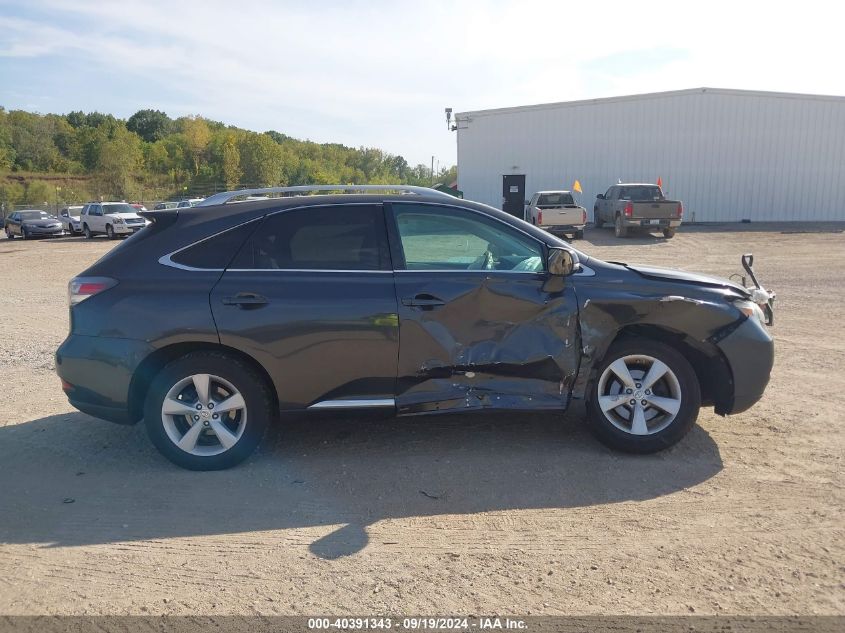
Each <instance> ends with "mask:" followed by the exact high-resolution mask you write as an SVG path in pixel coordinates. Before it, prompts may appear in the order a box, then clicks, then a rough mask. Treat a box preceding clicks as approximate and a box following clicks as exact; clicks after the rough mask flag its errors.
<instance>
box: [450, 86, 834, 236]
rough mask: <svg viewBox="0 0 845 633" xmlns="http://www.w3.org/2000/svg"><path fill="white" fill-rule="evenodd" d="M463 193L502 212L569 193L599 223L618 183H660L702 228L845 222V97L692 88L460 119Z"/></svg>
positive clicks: (489, 112) (466, 115) (475, 114)
mask: <svg viewBox="0 0 845 633" xmlns="http://www.w3.org/2000/svg"><path fill="white" fill-rule="evenodd" d="M458 125H459V129H458V132H457V134H458V188H459V189H461V190H462V191H463V192H464V194H465V197H466V198H467V199H470V200H477V201H479V202H484V203H486V204H489V205H492V206H495V207H497V208H501V203H502V175H503V174H525V175H526V188H527V192H526V197H529V196H530V195H531V193H532V192H534V191H537V190H541V189H570V188H571V187H572V183H573V181H574V180H575V179H576V178H577V179H579V180H580V181H581V186H582V187H583V190H584V194H583V195H582V196H580V198H581V204H582V205H583V206H584V207H586V208H587V211H588V212H589V213H590V214H591V212H592V208H593V202H594V201H595V197H596V194H598V193H604V191H605V190H606V189H607V188H608V187H609V186H610V185H612V184H614V183H616V182H617V180H619V179H621V180H622V181H623V182H626V181H627V182H656V181H657V178H658V176H659V177H660V178H661V179H662V181H663V188H664V190H665V192H666V194H667V195H668V196H670V197H672V198H677V199H681V200H683V201H684V204H685V212H684V216H685V218H686V219H687V220H690V221H691V220H693V219H694V220H695V221H697V222H734V221H740V220H743V219H749V220H752V221H766V220H845V98H843V97H815V96H803V95H781V94H777V93H757V92H745V91H730V90H715V89H696V90H688V91H680V92H675V93H662V94H661V93H658V94H654V95H640V96H635V97H621V98H618V99H605V100H596V101H583V102H572V103H566V104H556V105H549V106H533V107H528V108H514V109H510V110H487V111H480V112H471V113H462V114H459V115H458Z"/></svg>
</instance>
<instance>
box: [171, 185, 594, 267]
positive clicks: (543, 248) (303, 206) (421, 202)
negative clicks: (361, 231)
mask: <svg viewBox="0 0 845 633" xmlns="http://www.w3.org/2000/svg"><path fill="white" fill-rule="evenodd" d="M444 195H448V194H444ZM385 202H387V203H394V202H396V203H398V204H416V205H427V206H435V207H443V208H446V209H459V210H461V211H468V212H469V213H474V214H475V215H479V216H482V217H485V218H489V219H491V220H494V221H496V222H499V223H500V224H504V225H505V226H507V227H509V228H511V229H513V230H514V231H517V232H519V233H522V234H523V235H524V236H525V237H527V238H528V239H529V240H531V241H532V242H534V243H536V244H539V245H540V250H541V253H545V252H546V250H548V249H549V248H565V247H563V246H549V245H548V244H546V243H545V242H544V241H543V240H540V239H538V238H537V237H535V236H533V235H531V234H530V233H527V232H526V231H523V230H522V229H520V228H519V227H516V226H513V225H512V224H510V223H508V222H506V221H504V220H502V219H501V218H497V217H495V216H493V215H489V214H487V213H484V212H482V211H479V210H478V209H470V208H467V207H461V206H456V205H454V204H444V203H440V202H429V201H426V200H400V201H397V200H386V201H382V202H334V203H323V204H307V203H306V204H301V205H297V206H295V207H286V208H284V209H276V210H275V211H271V212H269V213H266V214H264V215H260V216H257V217H254V218H250V219H249V220H246V221H244V222H241V223H240V224H236V225H235V226H230V227H229V228H227V229H223V230H222V231H218V232H217V233H214V234H213V235H209V236H208V237H204V238H202V239H200V240H197V241H196V242H192V243H191V244H188V245H187V246H183V247H181V248H178V249H176V250H175V251H172V252H170V253H167V254H166V255H162V256H161V257H159V259H158V263H159V264H161V265H162V266H169V267H171V268H177V269H179V270H186V271H189V272H217V273H220V272H309V273H315V272H316V273H319V272H323V273H382V274H383V273H391V274H392V273H432V272H436V273H441V272H443V273H446V272H448V273H456V272H460V273H465V272H475V273H496V274H503V273H504V274H511V275H539V274H547V273H548V271H547V270H546V269H545V262H544V264H543V265H544V268H543V270H542V271H530V270H486V269H482V270H474V269H473V270H461V269H449V268H445V269H432V270H410V269H407V268H394V269H393V270H356V269H353V270H349V269H332V268H196V267H194V266H186V265H185V264H179V263H177V262H174V261H173V260H172V257H173V256H174V255H178V254H179V253H181V252H182V251H184V250H187V249H189V248H191V247H193V246H196V245H197V244H201V243H203V242H205V241H207V240H210V239H212V238H214V237H217V236H218V235H222V234H223V233H226V232H227V231H233V230H235V229H237V228H240V227H242V226H244V225H245V224H249V223H250V222H257V221H259V220H264V219H266V218H269V217H271V216H274V215H278V214H279V213H287V212H288V211H298V210H302V209H315V208H322V207H338V206H342V207H355V206H358V207H369V206H381V207H382V209H384V204H385ZM567 250H571V249H567ZM592 274H595V272H593V273H592Z"/></svg>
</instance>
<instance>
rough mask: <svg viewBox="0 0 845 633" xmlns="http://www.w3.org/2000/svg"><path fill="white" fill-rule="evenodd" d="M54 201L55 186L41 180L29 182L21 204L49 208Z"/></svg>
mask: <svg viewBox="0 0 845 633" xmlns="http://www.w3.org/2000/svg"><path fill="white" fill-rule="evenodd" d="M55 199H56V188H55V186H53V185H52V184H51V183H49V182H45V181H43V180H31V181H30V182H29V183H28V184H27V186H26V194H24V198H23V202H25V203H26V204H31V205H33V206H50V204H52V203H53V201H54V200H55Z"/></svg>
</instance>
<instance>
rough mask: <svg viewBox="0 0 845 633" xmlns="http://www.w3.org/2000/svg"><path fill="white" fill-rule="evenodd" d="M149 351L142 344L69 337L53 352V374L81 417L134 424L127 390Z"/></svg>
mask: <svg viewBox="0 0 845 633" xmlns="http://www.w3.org/2000/svg"><path fill="white" fill-rule="evenodd" d="M152 351H153V348H152V347H150V346H149V345H148V344H147V343H145V342H144V341H135V340H131V339H122V338H107V337H101V336H82V335H80V334H70V335H69V336H68V337H67V338H66V339H65V341H64V343H62V344H61V346H60V347H59V349H58V350H57V351H56V373H57V374H58V375H59V378H61V379H62V381H63V389H64V391H65V395H67V398H68V400H69V401H70V403H71V404H72V405H73V406H74V407H76V408H77V409H79V410H80V411H82V412H83V413H87V414H89V415H92V416H94V417H97V418H102V419H104V420H109V421H111V422H118V423H120V424H133V423H135V422H137V420H133V419H131V417H132V416H130V414H129V387H130V384H131V382H132V376H133V375H134V373H135V370H136V369H137V367H138V365H139V364H140V363H141V361H142V360H144V358H146V357H147V356H148V355H149V354H150V353H151V352H152Z"/></svg>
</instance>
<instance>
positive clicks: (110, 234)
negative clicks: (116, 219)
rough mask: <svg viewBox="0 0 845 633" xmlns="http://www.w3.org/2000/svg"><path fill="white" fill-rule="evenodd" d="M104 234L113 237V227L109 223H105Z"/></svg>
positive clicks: (111, 238)
mask: <svg viewBox="0 0 845 633" xmlns="http://www.w3.org/2000/svg"><path fill="white" fill-rule="evenodd" d="M106 236H107V237H108V238H109V239H110V240H113V239H114V229H113V228H112V225H111V224H106Z"/></svg>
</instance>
